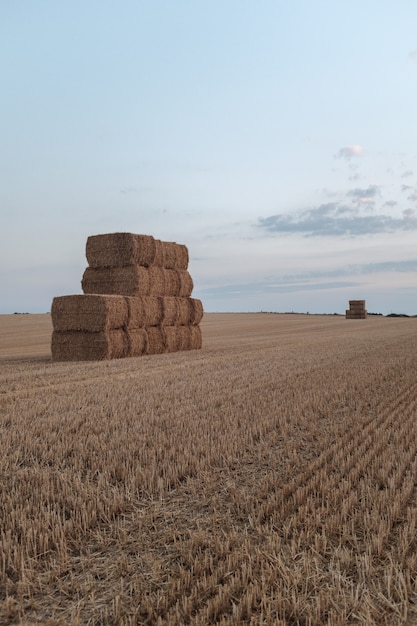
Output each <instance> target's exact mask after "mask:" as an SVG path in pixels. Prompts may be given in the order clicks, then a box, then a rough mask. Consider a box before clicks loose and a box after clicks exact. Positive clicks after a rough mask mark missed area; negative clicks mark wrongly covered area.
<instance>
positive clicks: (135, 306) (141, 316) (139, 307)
mask: <svg viewBox="0 0 417 626" xmlns="http://www.w3.org/2000/svg"><path fill="white" fill-rule="evenodd" d="M122 297H124V298H125V301H126V305H127V311H128V315H127V323H126V328H128V329H133V328H144V327H145V326H146V310H145V309H146V304H145V302H146V300H145V299H146V298H148V297H149V296H136V297H133V296H122Z"/></svg>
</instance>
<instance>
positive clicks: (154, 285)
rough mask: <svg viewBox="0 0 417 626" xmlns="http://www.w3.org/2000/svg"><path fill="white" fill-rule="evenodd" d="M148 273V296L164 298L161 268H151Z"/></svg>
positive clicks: (162, 269) (163, 281)
mask: <svg viewBox="0 0 417 626" xmlns="http://www.w3.org/2000/svg"><path fill="white" fill-rule="evenodd" d="M148 272H149V295H150V296H164V295H166V285H165V272H166V270H165V269H164V268H163V267H157V266H153V267H150V268H149V269H148Z"/></svg>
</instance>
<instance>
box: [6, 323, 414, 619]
mask: <svg viewBox="0 0 417 626" xmlns="http://www.w3.org/2000/svg"><path fill="white" fill-rule="evenodd" d="M416 324H417V320H416V319H415V318H383V317H379V316H375V317H373V316H370V317H368V318H367V319H364V320H363V321H362V322H361V323H360V324H353V323H349V321H347V320H346V319H345V317H344V316H319V315H274V314H210V313H205V315H204V318H203V320H202V321H201V330H202V333H203V337H204V343H203V347H202V349H201V350H195V351H189V352H188V351H187V352H184V351H181V352H174V353H170V354H155V355H153V356H141V357H140V358H137V359H136V358H130V359H121V360H113V361H106V362H101V361H94V362H64V363H62V362H58V363H56V362H53V361H52V359H51V354H50V339H51V334H52V321H51V317H50V316H49V315H39V316H37V315H29V316H13V315H10V316H0V439H1V442H2V452H1V455H0V485H1V494H0V501H1V507H0V528H1V535H0V623H1V624H48V625H51V626H52V625H55V624H100V625H115V624H117V625H122V626H124V625H126V626H127V625H132V626H133V625H137V624H143V625H145V624H148V625H149V624H160V625H163V624H170V625H171V624H173V625H178V626H180V625H181V626H182V625H184V624H191V625H195V626H197V625H200V626H201V625H208V624H219V625H222V626H226V625H230V626H231V625H238V624H252V625H258V624H262V625H268V626H272V625H278V626H280V625H281V626H284V625H287V624H288V625H294V626H295V625H302V626H307V625H311V626H313V625H319V624H329V625H335V626H336V625H340V626H342V625H344V624H361V625H363V624H366V625H378V626H379V625H386V626H388V625H389V626H393V625H394V626H397V625H400V624H404V625H407V624H409V625H411V624H415V623H417V537H416V527H417V480H416V476H417V383H416V377H415V372H416V370H417V332H416V331H417V327H416ZM195 328H197V327H195ZM170 340H172V341H173V342H176V341H180V340H179V339H178V337H177V336H176V335H175V333H173V336H172V338H171V339H170ZM155 343H157V340H155ZM139 345H140V341H139Z"/></svg>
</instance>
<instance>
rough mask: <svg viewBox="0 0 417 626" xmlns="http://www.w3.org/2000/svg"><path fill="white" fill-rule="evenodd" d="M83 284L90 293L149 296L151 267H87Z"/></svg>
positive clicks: (84, 288)
mask: <svg viewBox="0 0 417 626" xmlns="http://www.w3.org/2000/svg"><path fill="white" fill-rule="evenodd" d="M81 286H82V289H83V292H84V293H88V294H119V295H124V296H141V295H142V296H147V295H149V292H150V275H149V268H147V267H142V266H140V265H128V266H126V267H111V268H105V267H87V268H86V270H85V271H84V274H83V277H82V281H81Z"/></svg>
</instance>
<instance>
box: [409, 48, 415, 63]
mask: <svg viewBox="0 0 417 626" xmlns="http://www.w3.org/2000/svg"><path fill="white" fill-rule="evenodd" d="M408 58H409V59H411V60H412V61H414V63H417V50H413V51H412V52H410V54H409V55H408Z"/></svg>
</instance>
